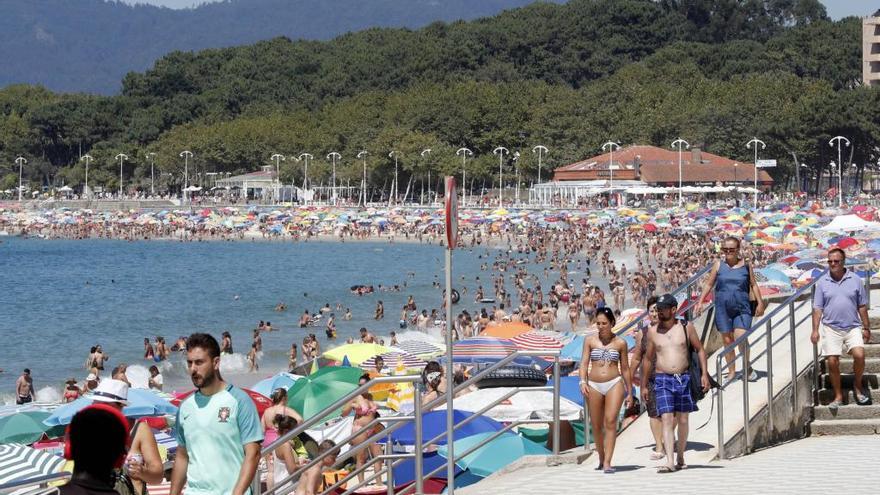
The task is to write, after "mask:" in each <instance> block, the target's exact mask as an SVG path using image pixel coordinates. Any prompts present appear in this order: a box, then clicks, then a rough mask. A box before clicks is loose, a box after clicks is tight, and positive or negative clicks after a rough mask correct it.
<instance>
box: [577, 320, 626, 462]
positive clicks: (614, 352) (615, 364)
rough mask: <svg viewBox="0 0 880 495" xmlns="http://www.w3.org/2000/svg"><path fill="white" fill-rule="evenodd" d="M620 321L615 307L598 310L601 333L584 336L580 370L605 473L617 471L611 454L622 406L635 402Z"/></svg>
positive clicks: (583, 390) (581, 384)
mask: <svg viewBox="0 0 880 495" xmlns="http://www.w3.org/2000/svg"><path fill="white" fill-rule="evenodd" d="M616 322H617V321H616V319H615V318H614V312H613V311H611V308H608V307H603V308H599V309H597V310H596V319H595V323H596V327H597V328H598V330H599V333H598V334H597V335H594V336H592V337H588V338H586V339H584V353H583V358H581V365H580V371H579V375H580V386H581V393H583V394H584V397H586V398H587V402H588V404H589V408H590V421H591V422H592V426H593V438H594V439H595V443H596V452H598V454H599V467H597V468H596V469H602V470H603V471H604V472H605V473H613V472H614V468H613V467H611V457H612V455H613V454H614V444H615V442H616V441H617V418H618V416H619V415H620V406H621V405H622V404H623V403H624V401H626V405H627V407H629V406H630V405H631V404H632V397H631V396H630V390H631V384H632V376H631V375H630V371H629V362H628V361H629V360H628V359H627V347H626V342H625V341H624V340H623V339H621V338H620V337H618V336H616V335H614V333H613V332H612V331H611V330H612V328H614V324H615V323H616ZM621 356H623V359H621Z"/></svg>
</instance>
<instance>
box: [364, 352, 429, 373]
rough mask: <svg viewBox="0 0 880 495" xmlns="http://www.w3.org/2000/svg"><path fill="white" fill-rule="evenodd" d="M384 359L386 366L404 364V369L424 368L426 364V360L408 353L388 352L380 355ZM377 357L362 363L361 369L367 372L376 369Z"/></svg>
mask: <svg viewBox="0 0 880 495" xmlns="http://www.w3.org/2000/svg"><path fill="white" fill-rule="evenodd" d="M380 356H381V357H382V359H383V360H384V361H385V364H386V365H388V366H397V365H398V364H402V365H403V367H404V368H424V367H425V365H426V364H428V363H426V362H425V361H424V360H422V359H419V358H417V357H416V356H413V355H412V354H408V353H406V352H397V351H392V352H386V353H385V354H381V355H380ZM376 357H377V356H373V357H371V358H370V359H367V360H366V361H364V362H362V363H361V364H360V367H361V368H363V369H365V370H373V369H375V368H376Z"/></svg>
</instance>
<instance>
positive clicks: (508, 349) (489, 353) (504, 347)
mask: <svg viewBox="0 0 880 495" xmlns="http://www.w3.org/2000/svg"><path fill="white" fill-rule="evenodd" d="M516 350H517V349H516V345H515V344H514V343H513V342H511V341H510V340H508V339H497V338H494V337H482V336H481V337H472V338H469V339H464V340H459V341H458V342H456V343H455V344H453V347H452V361H453V362H454V363H459V364H479V363H495V362H498V361H500V360H501V359H504V358H505V357H507V356H508V355H510V354H512V353H514V352H516ZM441 361H445V359H441ZM511 364H518V365H521V366H538V367H539V368H541V369H544V368H546V367H548V366H549V365H550V363H548V362H547V361H545V360H543V359H540V358H534V357H527V356H519V357H517V358H515V359H514V360H513V361H512V362H511Z"/></svg>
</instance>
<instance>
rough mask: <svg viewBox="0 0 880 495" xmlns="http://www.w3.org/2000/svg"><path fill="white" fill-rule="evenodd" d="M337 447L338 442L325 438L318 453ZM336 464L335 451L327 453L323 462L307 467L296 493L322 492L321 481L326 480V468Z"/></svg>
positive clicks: (310, 494) (301, 494) (298, 494)
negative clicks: (324, 473)
mask: <svg viewBox="0 0 880 495" xmlns="http://www.w3.org/2000/svg"><path fill="white" fill-rule="evenodd" d="M335 448H336V443H335V442H334V441H333V440H324V441H323V442H321V444H320V445H319V446H318V455H321V454H323V453H324V452H327V451H330V450H334V449H335ZM334 464H336V452H335V451H334V452H332V453H330V454H327V457H325V458H323V459H322V460H321V462H319V463H317V464H315V465H314V466H312V467H310V468H308V469H306V470H305V472H303V474H302V475H301V476H300V478H299V483H298V484H297V485H296V495H315V494H317V493H320V492H321V482H322V481H323V480H324V476H323V472H324V469H330V468H331V467H333V465H334Z"/></svg>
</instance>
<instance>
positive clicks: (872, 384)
mask: <svg viewBox="0 0 880 495" xmlns="http://www.w3.org/2000/svg"><path fill="white" fill-rule="evenodd" d="M872 323H873V322H872ZM872 326H873V325H872ZM875 328H876V327H875ZM871 342H872V343H870V344H866V345H865V375H864V378H863V379H862V382H863V384H864V385H865V387H867V388H868V392H869V394H870V396H871V400H872V401H873V404H872V405H870V406H860V405H858V404H856V403H855V400H856V398H855V393H854V392H853V390H852V387H853V375H852V368H853V361H852V358H851V357H848V356H841V358H840V373H841V384H842V387H843V390H844V396H843V401H844V405H843V406H841V407H839V408H837V410H836V411H835V410H833V409H830V408H829V407H828V406H827V405H826V404H828V403H829V402H831V401H832V400H833V399H834V391H833V390H832V389H831V381H830V379H829V377H828V374H827V372H826V368H825V362H824V361H821V362H820V363H819V368H820V369H819V370H818V371H819V373H821V374H820V376H819V384H820V386H821V387H822V388H821V389H820V390H819V403H820V404H822V405H821V406H818V407H815V408H813V414H814V418H815V419H814V421H813V422H812V423H810V432H811V434H813V435H874V434H880V330H872V331H871Z"/></svg>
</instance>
